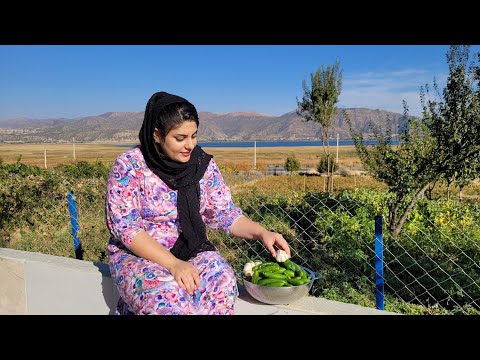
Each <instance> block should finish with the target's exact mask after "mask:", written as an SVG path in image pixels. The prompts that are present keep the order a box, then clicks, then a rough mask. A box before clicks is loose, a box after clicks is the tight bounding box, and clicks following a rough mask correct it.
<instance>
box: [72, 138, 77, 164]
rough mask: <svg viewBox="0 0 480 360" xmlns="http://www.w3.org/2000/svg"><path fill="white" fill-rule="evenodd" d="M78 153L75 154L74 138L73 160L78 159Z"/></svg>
mask: <svg viewBox="0 0 480 360" xmlns="http://www.w3.org/2000/svg"><path fill="white" fill-rule="evenodd" d="M76 159H77V155H76V154H75V138H73V161H76Z"/></svg>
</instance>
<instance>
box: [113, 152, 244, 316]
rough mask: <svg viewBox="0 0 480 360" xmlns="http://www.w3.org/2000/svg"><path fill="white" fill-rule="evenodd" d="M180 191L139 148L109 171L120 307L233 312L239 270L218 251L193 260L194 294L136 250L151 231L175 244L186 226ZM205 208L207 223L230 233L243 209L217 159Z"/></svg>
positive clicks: (207, 182) (205, 186) (208, 175)
mask: <svg viewBox="0 0 480 360" xmlns="http://www.w3.org/2000/svg"><path fill="white" fill-rule="evenodd" d="M176 199H177V191H175V190H172V189H170V188H169V187H168V186H167V185H166V184H165V183H164V182H163V181H162V180H161V179H160V178H159V177H158V176H157V175H155V174H153V173H152V172H151V171H150V170H149V168H148V167H147V166H146V164H145V161H144V158H143V155H142V152H141V151H140V149H138V148H134V149H131V150H128V151H126V152H125V153H123V154H121V155H120V156H119V157H118V158H117V159H116V161H115V163H114V164H113V166H112V169H111V171H110V174H109V176H108V181H107V194H106V222H107V226H108V228H109V230H110V233H111V237H110V240H109V243H108V245H107V253H108V256H109V264H110V270H111V274H112V278H113V279H114V281H115V284H116V286H117V289H118V291H119V293H120V296H121V298H122V299H121V301H120V302H119V306H118V308H117V311H118V312H120V313H128V309H130V311H133V312H134V313H136V314H233V310H234V301H235V297H236V296H237V295H238V289H237V285H236V279H235V274H234V271H233V269H232V268H231V266H230V265H229V264H228V263H227V262H226V260H225V259H224V258H223V257H222V256H221V255H220V253H219V252H218V251H205V252H202V253H200V254H198V255H197V256H196V257H195V258H193V259H190V260H189V261H190V262H191V263H192V264H193V265H194V266H195V267H196V268H197V269H198V271H199V274H200V278H201V282H202V286H201V288H200V289H197V291H196V292H195V293H194V295H192V296H191V295H189V294H188V293H187V292H186V290H184V289H181V288H179V287H178V284H177V282H176V281H175V280H173V277H172V276H171V274H170V273H169V272H168V270H167V269H165V268H164V267H162V266H161V265H159V264H156V263H154V262H151V261H149V260H146V259H143V258H139V257H137V256H135V255H133V254H132V253H131V251H130V250H129V249H130V244H131V242H132V239H133V237H134V236H135V235H136V234H137V233H138V232H139V231H140V230H142V229H143V230H145V231H146V232H147V233H149V234H150V235H151V236H152V237H153V238H154V239H155V240H157V241H158V242H159V243H160V244H162V245H163V246H165V247H166V248H167V249H170V248H171V247H172V246H173V245H174V244H175V241H176V239H177V237H178V234H179V231H181V227H180V225H179V223H178V216H177V207H176ZM200 213H201V215H202V219H203V221H204V222H205V224H206V226H208V227H210V228H211V229H216V230H221V231H224V232H226V233H227V234H229V233H230V227H231V225H232V224H233V222H234V221H235V220H236V219H237V218H238V217H239V216H242V210H241V209H240V208H239V207H237V206H236V205H235V204H234V203H233V201H232V199H231V193H230V189H229V188H228V186H227V185H226V184H225V181H224V180H223V177H222V175H221V173H220V171H219V169H218V166H217V165H216V163H215V161H214V160H213V159H211V160H210V164H209V166H208V168H207V171H206V172H205V175H204V177H203V178H202V179H201V180H200Z"/></svg>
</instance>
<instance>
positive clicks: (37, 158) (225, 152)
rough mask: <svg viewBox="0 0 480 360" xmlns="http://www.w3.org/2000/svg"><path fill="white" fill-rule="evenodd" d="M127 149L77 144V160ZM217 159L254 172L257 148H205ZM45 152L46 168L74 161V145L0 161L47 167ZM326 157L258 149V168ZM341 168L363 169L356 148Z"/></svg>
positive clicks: (342, 152)
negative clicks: (289, 159)
mask: <svg viewBox="0 0 480 360" xmlns="http://www.w3.org/2000/svg"><path fill="white" fill-rule="evenodd" d="M127 149H128V147H122V146H116V145H111V144H75V160H76V161H89V162H90V161H97V160H98V161H101V162H102V163H105V164H112V163H113V161H114V160H115V158H116V157H117V156H118V155H119V154H120V153H122V152H123V151H125V150H127ZM203 149H204V150H205V151H206V152H208V153H209V154H212V155H213V156H214V157H215V160H216V162H217V163H218V164H221V165H224V166H228V167H230V168H232V169H234V170H251V169H252V168H253V164H254V149H253V147H252V148H240V147H238V148H213V147H212V148H209V147H204V148H203ZM45 152H46V159H47V160H46V164H47V169H49V168H52V167H53V166H55V165H57V164H59V163H63V164H69V163H72V162H74V149H73V145H72V144H0V159H2V160H3V161H4V162H5V163H15V162H16V161H17V159H18V158H19V156H21V162H23V163H25V164H30V165H37V166H40V167H45ZM322 154H323V149H322V147H321V146H298V147H257V151H256V169H257V170H266V169H267V165H269V164H272V165H283V164H284V163H285V160H286V159H287V157H289V156H293V155H295V157H296V158H297V159H298V160H299V161H300V164H301V166H302V167H307V168H314V167H316V165H317V164H318V162H319V156H321V155H322ZM331 154H332V156H336V148H335V147H331ZM339 164H340V166H343V167H346V168H350V169H361V168H362V164H361V162H360V160H359V159H358V157H357V155H356V152H355V147H354V146H341V147H339Z"/></svg>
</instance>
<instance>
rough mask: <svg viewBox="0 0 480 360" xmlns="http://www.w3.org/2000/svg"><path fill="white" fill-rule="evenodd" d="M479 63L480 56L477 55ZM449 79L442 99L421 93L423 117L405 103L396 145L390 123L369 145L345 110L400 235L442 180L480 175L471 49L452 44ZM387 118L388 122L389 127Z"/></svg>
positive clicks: (479, 110) (479, 104)
mask: <svg viewBox="0 0 480 360" xmlns="http://www.w3.org/2000/svg"><path fill="white" fill-rule="evenodd" d="M477 56H478V57H479V62H480V55H479V54H477ZM447 63H448V66H449V76H448V80H447V85H446V87H445V89H444V90H443V93H442V95H440V92H439V91H438V85H437V83H436V81H435V80H434V87H435V89H436V93H437V95H438V97H441V98H442V99H441V100H431V99H430V97H429V96H428V100H426V99H427V95H429V94H430V93H429V89H428V85H426V86H425V88H423V87H422V88H421V90H420V100H421V103H422V108H423V113H422V117H421V118H420V119H418V118H413V117H409V116H408V107H407V104H406V103H405V102H404V103H403V104H404V117H405V119H406V121H405V122H404V127H403V128H402V129H399V133H400V134H399V139H400V143H399V145H398V146H394V145H392V141H391V140H392V131H391V130H389V129H391V126H389V124H388V125H387V126H386V127H385V129H382V128H374V129H373V137H374V139H375V140H376V141H377V144H376V145H373V146H369V147H367V146H366V145H365V143H364V140H363V135H362V134H361V133H357V132H355V130H354V129H353V127H352V123H351V121H350V119H349V118H348V115H347V113H346V112H345V111H344V112H343V115H344V117H345V119H346V122H347V124H348V125H349V128H350V133H351V136H352V138H353V140H354V142H355V147H356V149H357V152H358V154H359V157H360V159H361V160H362V163H363V165H364V168H365V169H366V170H367V171H369V172H370V174H372V176H374V177H375V178H377V179H379V180H381V181H383V182H385V183H386V184H387V185H388V187H389V191H390V192H392V193H394V194H395V196H394V198H393V199H392V200H391V201H390V202H389V204H388V213H389V216H388V228H389V231H390V232H391V234H392V235H393V236H397V235H398V234H399V233H400V231H401V229H402V226H403V224H404V223H405V221H406V219H407V217H408V214H409V213H410V212H411V210H412V209H413V208H414V206H415V204H416V203H417V201H418V200H419V199H420V197H421V196H422V195H423V194H424V193H425V191H426V190H427V189H430V190H431V189H432V188H433V186H435V184H436V183H437V182H438V181H445V180H447V181H455V182H457V183H458V184H459V185H462V184H463V185H464V184H465V183H467V182H468V181H469V180H471V179H473V178H476V177H478V176H479V172H478V170H479V166H478V161H479V160H478V159H479V157H480V93H479V83H480V80H479V78H480V76H479V65H478V62H475V60H473V61H471V62H470V63H469V46H451V47H450V49H449V51H448V53H447ZM388 122H389V119H387V123H388Z"/></svg>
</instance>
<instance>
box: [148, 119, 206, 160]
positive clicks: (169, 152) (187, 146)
mask: <svg viewBox="0 0 480 360" xmlns="http://www.w3.org/2000/svg"><path fill="white" fill-rule="evenodd" d="M153 138H154V140H155V142H156V143H158V144H159V145H160V148H161V149H162V151H163V153H164V154H165V155H166V156H167V157H168V158H169V159H170V160H174V161H178V162H181V163H186V162H187V161H188V160H190V155H191V153H192V150H193V148H194V147H195V146H196V145H197V124H196V122H195V121H184V122H183V123H182V124H181V125H180V126H178V127H177V128H173V129H172V130H170V132H169V133H168V134H167V136H165V140H164V141H162V140H161V139H160V136H159V132H158V129H157V128H155V131H154V133H153Z"/></svg>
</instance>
